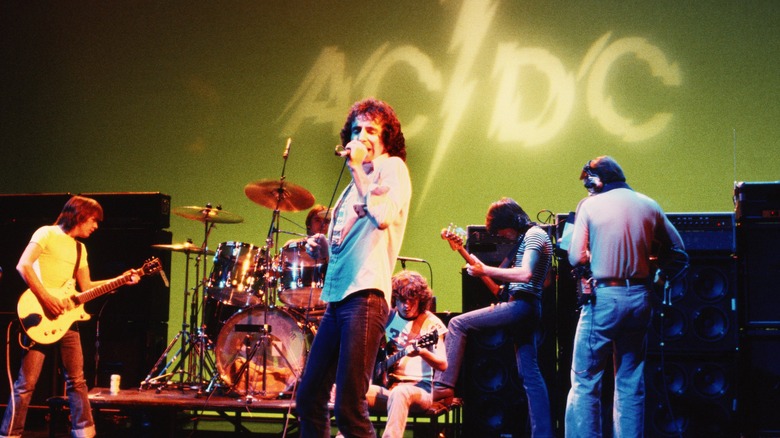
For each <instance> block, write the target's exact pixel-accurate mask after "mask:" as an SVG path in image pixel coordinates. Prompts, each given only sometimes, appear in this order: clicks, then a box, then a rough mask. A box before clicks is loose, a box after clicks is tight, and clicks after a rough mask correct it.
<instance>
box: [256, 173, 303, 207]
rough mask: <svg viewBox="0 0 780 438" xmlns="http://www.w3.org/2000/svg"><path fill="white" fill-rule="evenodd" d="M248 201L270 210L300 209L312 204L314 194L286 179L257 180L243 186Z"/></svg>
mask: <svg viewBox="0 0 780 438" xmlns="http://www.w3.org/2000/svg"><path fill="white" fill-rule="evenodd" d="M244 194H246V197H247V198H249V200H250V201H252V202H254V203H255V204H260V205H262V206H263V207H267V208H270V209H271V210H275V209H278V210H281V211H300V210H306V209H307V208H309V207H311V206H312V205H314V196H313V195H312V194H311V193H309V191H308V190H306V189H304V188H303V187H301V186H297V185H295V184H292V183H288V182H286V181H284V182H280V181H278V180H259V181H255V182H251V183H249V184H247V185H246V186H245V187H244Z"/></svg>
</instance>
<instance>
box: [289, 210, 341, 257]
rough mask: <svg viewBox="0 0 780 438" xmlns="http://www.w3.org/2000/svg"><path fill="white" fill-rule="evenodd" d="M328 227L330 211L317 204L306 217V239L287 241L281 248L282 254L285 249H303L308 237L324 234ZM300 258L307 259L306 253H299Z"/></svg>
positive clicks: (303, 251)
mask: <svg viewBox="0 0 780 438" xmlns="http://www.w3.org/2000/svg"><path fill="white" fill-rule="evenodd" d="M329 225H330V211H329V210H328V207H326V206H324V205H320V204H317V205H315V206H314V207H312V208H311V210H309V214H307V215H306V237H301V238H298V239H290V240H288V241H287V242H286V243H285V244H284V247H283V252H284V250H286V249H289V248H298V247H300V248H301V249H303V247H304V246H305V245H306V239H307V238H308V237H310V236H313V235H315V234H317V233H322V234H325V233H327V232H328V226H329ZM301 253H302V256H305V257H307V258H308V259H310V257H308V255H306V251H305V250H302V251H301Z"/></svg>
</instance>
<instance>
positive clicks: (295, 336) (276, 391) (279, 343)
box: [216, 306, 314, 398]
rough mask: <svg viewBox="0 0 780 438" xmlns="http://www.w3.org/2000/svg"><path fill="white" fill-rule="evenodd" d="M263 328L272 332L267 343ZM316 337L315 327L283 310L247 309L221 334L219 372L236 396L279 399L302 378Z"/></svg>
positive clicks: (238, 314)
mask: <svg viewBox="0 0 780 438" xmlns="http://www.w3.org/2000/svg"><path fill="white" fill-rule="evenodd" d="M264 327H267V328H268V330H269V333H268V336H267V338H266V339H263V334H264ZM313 337H314V333H313V328H312V326H310V325H307V324H304V323H302V322H300V321H299V320H298V319H297V318H295V317H294V316H292V314H290V313H289V312H287V311H286V310H284V309H281V308H275V309H266V308H264V307H262V306H256V307H252V308H249V309H244V310H242V311H240V312H239V313H237V314H235V315H233V316H232V317H231V318H230V319H229V320H228V321H227V323H226V324H225V326H224V327H223V328H222V330H221V331H220V333H219V338H217V350H216V361H217V370H218V371H219V375H220V377H222V380H223V381H224V382H225V383H226V384H227V385H229V386H230V388H231V389H232V390H233V392H235V393H238V394H240V395H247V394H250V395H256V396H259V397H264V398H276V397H279V396H280V395H282V394H284V393H286V392H288V391H290V390H291V388H292V387H293V385H295V382H296V380H297V379H298V378H299V377H300V376H301V373H302V372H303V366H304V363H305V361H306V355H307V353H308V351H309V346H310V345H311V340H312V338H313ZM247 358H249V365H248V366H246V365H245V364H246V363H247ZM242 368H244V371H243V372H242V373H240V370H241V369H242ZM263 371H265V388H264V387H263V381H264V380H263ZM239 373H240V374H239Z"/></svg>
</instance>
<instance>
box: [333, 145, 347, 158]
mask: <svg viewBox="0 0 780 438" xmlns="http://www.w3.org/2000/svg"><path fill="white" fill-rule="evenodd" d="M339 148H341V149H339ZM349 152H350V150H349V149H345V148H344V146H343V145H340V144H337V145H336V149H334V150H333V153H335V154H336V156H337V157H339V158H346V157H348V156H349Z"/></svg>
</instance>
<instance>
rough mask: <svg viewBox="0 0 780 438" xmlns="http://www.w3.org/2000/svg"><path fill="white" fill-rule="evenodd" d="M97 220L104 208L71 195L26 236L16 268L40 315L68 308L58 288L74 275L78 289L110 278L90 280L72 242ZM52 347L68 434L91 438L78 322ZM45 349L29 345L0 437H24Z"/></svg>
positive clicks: (129, 276)
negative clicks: (66, 411)
mask: <svg viewBox="0 0 780 438" xmlns="http://www.w3.org/2000/svg"><path fill="white" fill-rule="evenodd" d="M101 220H103V208H102V207H101V206H100V204H99V203H98V202H97V201H95V200H94V199H90V198H85V197H82V196H73V197H72V198H70V199H69V200H68V202H66V203H65V206H64V207H63V209H62V212H61V213H60V215H59V217H58V218H57V221H56V223H55V224H54V225H46V226H43V227H41V228H39V229H38V230H36V231H35V233H34V234H33V236H32V238H31V239H30V243H29V244H28V245H27V247H26V248H25V250H24V253H23V254H22V256H21V258H20V259H19V263H18V264H17V266H16V269H17V270H18V271H19V274H20V275H21V276H22V278H23V279H24V281H25V282H26V283H27V285H28V286H29V287H30V291H31V292H32V293H33V294H34V295H35V297H36V298H37V300H38V302H39V303H40V305H41V307H42V309H43V312H44V315H43V317H45V318H47V319H51V320H55V319H57V318H58V317H60V316H61V315H63V314H65V313H66V312H67V311H68V310H72V308H73V307H74V302H73V300H71V299H69V298H68V297H67V296H57V294H56V289H58V288H61V287H62V286H63V285H65V284H67V283H68V281H69V280H71V279H74V278H75V281H76V283H77V284H78V286H79V288H80V289H81V290H82V291H85V290H88V289H91V288H94V287H97V286H100V285H101V284H103V283H106V282H107V281H109V280H106V281H97V282H93V281H92V279H91V277H90V273H89V266H88V264H87V254H86V249H84V247H83V244H81V243H79V242H78V241H77V240H76V239H84V238H87V237H89V236H90V235H91V234H92V232H94V231H95V230H96V229H97V227H98V222H99V221H101ZM121 277H124V281H123V283H124V284H136V283H138V281H139V279H140V277H139V275H138V274H137V273H135V272H134V271H127V272H125V273H124V274H122V276H121ZM53 347H54V348H59V350H60V357H61V363H62V367H63V370H64V375H65V382H66V393H67V396H68V403H69V405H70V417H71V423H72V428H71V435H72V436H74V437H80V438H81V437H93V436H95V423H94V421H93V419H92V412H91V408H90V404H89V399H88V398H87V382H86V380H85V379H84V357H83V354H82V351H81V338H80V336H79V332H78V328H77V326H76V325H75V324H74V325H73V326H72V327H70V329H69V330H67V332H66V333H65V334H64V335H63V336H62V339H60V340H59V341H58V342H57V343H56V344H54V346H53ZM49 348H52V347H49V346H44V345H40V344H36V343H34V342H33V343H32V346H30V347H29V348H27V351H26V352H25V354H24V356H23V358H22V365H21V368H20V370H19V375H18V377H17V379H16V382H14V386H13V391H12V394H11V397H10V400H9V402H8V407H7V408H6V411H5V415H4V416H3V422H2V425H0V436H2V437H6V436H10V437H20V436H21V435H22V431H23V430H24V422H25V418H26V416H27V407H28V405H29V403H30V399H31V397H32V394H33V391H34V390H35V385H36V383H37V382H38V378H39V376H40V374H41V368H42V366H43V362H44V359H45V357H46V353H47V351H49V350H48V349H49Z"/></svg>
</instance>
